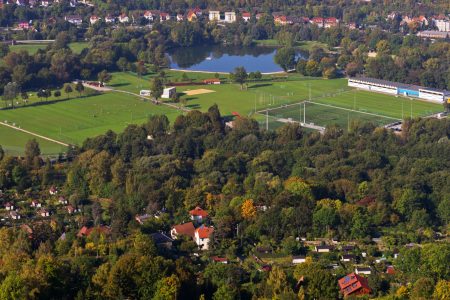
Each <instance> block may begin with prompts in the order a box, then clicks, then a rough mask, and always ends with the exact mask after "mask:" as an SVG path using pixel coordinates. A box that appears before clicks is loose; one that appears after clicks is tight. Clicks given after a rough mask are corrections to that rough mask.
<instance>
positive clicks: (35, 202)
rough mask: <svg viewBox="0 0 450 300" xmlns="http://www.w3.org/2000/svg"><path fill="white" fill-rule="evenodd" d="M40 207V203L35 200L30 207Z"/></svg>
mask: <svg viewBox="0 0 450 300" xmlns="http://www.w3.org/2000/svg"><path fill="white" fill-rule="evenodd" d="M41 206H42V205H41V203H40V202H39V201H37V200H33V201H31V207H36V208H39V207H41Z"/></svg>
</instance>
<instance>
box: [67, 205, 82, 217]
mask: <svg viewBox="0 0 450 300" xmlns="http://www.w3.org/2000/svg"><path fill="white" fill-rule="evenodd" d="M66 210H67V213H68V214H70V215H72V214H74V213H77V212H79V211H80V209H79V208H76V207H73V206H72V205H70V204H69V205H67V206H66Z"/></svg>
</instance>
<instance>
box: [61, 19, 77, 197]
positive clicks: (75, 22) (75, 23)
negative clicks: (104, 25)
mask: <svg viewBox="0 0 450 300" xmlns="http://www.w3.org/2000/svg"><path fill="white" fill-rule="evenodd" d="M64 20H65V21H67V22H69V23H70V24H73V25H76V26H80V25H81V24H82V23H83V20H82V19H81V17H80V16H76V15H73V16H65V17H64ZM57 192H58V191H56V193H57Z"/></svg>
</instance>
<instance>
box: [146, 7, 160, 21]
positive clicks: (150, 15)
mask: <svg viewBox="0 0 450 300" xmlns="http://www.w3.org/2000/svg"><path fill="white" fill-rule="evenodd" d="M158 15H159V12H157V11H155V10H146V11H145V12H144V18H145V19H147V20H149V21H154V20H155V19H156V18H157V17H158Z"/></svg>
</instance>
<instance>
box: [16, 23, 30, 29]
mask: <svg viewBox="0 0 450 300" xmlns="http://www.w3.org/2000/svg"><path fill="white" fill-rule="evenodd" d="M18 27H19V28H21V29H24V30H25V29H30V27H31V26H30V23H28V22H26V21H23V22H19V25H18Z"/></svg>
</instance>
